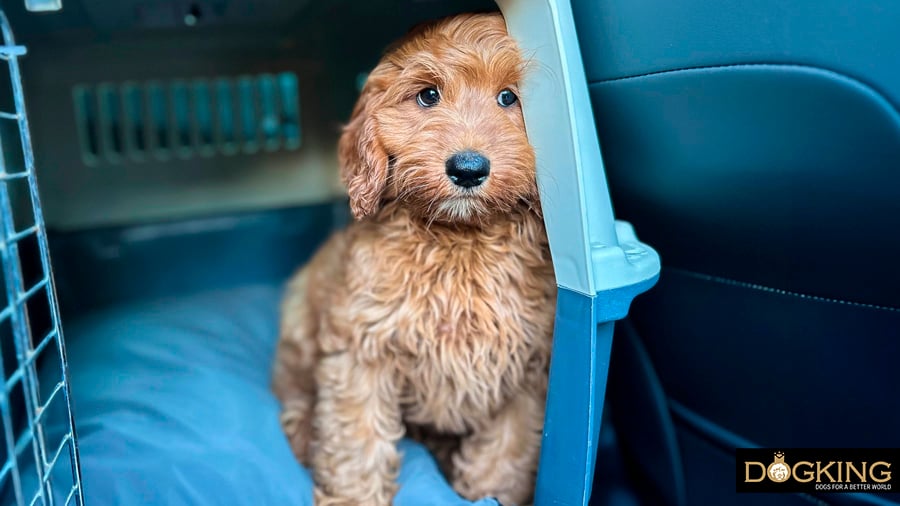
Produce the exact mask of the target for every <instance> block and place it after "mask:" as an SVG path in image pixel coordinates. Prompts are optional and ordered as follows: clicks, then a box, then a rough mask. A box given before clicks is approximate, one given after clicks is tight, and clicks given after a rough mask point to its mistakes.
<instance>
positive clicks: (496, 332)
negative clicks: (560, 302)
mask: <svg viewBox="0 0 900 506" xmlns="http://www.w3.org/2000/svg"><path fill="white" fill-rule="evenodd" d="M524 67H525V62H524V61H523V58H522V56H521V54H520V52H519V49H518V48H517V46H516V43H515V42H514V40H513V39H512V38H511V37H509V35H508V34H507V32H506V26H505V24H504V21H503V18H502V17H501V16H500V15H499V14H468V15H459V16H454V17H451V18H447V19H444V20H441V21H438V22H436V23H433V24H429V25H426V26H422V27H419V28H417V29H415V30H414V31H412V32H411V33H410V34H409V35H408V36H407V37H406V38H404V39H403V40H401V41H400V42H399V43H398V44H397V45H396V46H394V48H393V49H391V50H389V51H388V52H387V53H386V55H385V56H384V57H383V58H382V60H381V61H380V63H379V64H378V65H377V67H376V68H375V69H374V70H373V71H372V73H371V74H370V75H369V77H368V80H367V81H366V83H365V86H364V88H363V90H362V94H361V96H360V98H359V101H358V102H357V104H356V106H355V108H354V110H353V113H352V117H351V119H350V121H349V124H348V125H347V126H346V127H345V129H344V131H343V135H342V137H341V139H340V141H339V146H338V149H339V162H340V169H341V175H342V179H343V181H344V183H345V184H346V186H347V189H348V193H349V197H350V206H351V209H352V212H353V214H354V216H355V218H356V220H355V221H354V223H353V224H351V225H350V226H349V227H348V228H347V229H346V230H344V231H342V232H341V233H338V234H337V235H335V236H333V237H332V238H330V239H329V240H328V241H327V242H326V244H325V245H324V246H323V247H322V248H321V249H320V250H319V251H318V252H317V253H316V255H315V256H314V257H313V259H312V260H311V261H310V262H309V263H308V264H307V265H306V266H305V267H303V268H302V269H301V270H300V271H299V272H298V273H297V274H296V275H295V277H294V278H293V279H292V280H291V282H290V283H289V288H288V290H287V294H286V297H285V300H284V303H283V308H282V310H283V318H282V323H281V337H280V340H279V345H278V350H277V358H276V364H275V368H274V380H273V388H274V391H275V393H276V395H277V396H278V398H279V399H280V400H281V402H282V406H283V412H282V415H281V423H282V426H283V428H284V431H285V433H286V435H287V437H288V439H289V440H290V444H291V446H292V448H293V450H294V452H295V454H296V456H297V458H298V459H299V460H300V461H301V462H302V463H304V464H306V465H308V466H310V467H311V468H312V470H313V476H314V480H315V482H316V502H317V504H318V505H319V506H327V505H347V506H350V505H352V506H359V505H373V506H381V505H388V504H390V503H391V500H392V497H393V496H394V493H395V492H396V490H397V485H396V483H395V478H396V476H397V472H398V466H399V462H400V456H399V455H398V453H397V449H396V446H395V443H396V442H397V441H398V439H400V438H401V437H403V436H404V435H412V436H414V437H417V438H418V439H420V440H421V441H423V442H424V443H425V444H426V445H427V446H429V447H430V448H431V449H432V450H433V452H434V453H435V455H436V456H437V458H438V460H439V463H440V464H441V465H442V467H443V469H444V470H445V472H446V473H447V474H448V478H449V479H450V480H451V481H452V484H453V486H454V488H455V489H456V490H457V491H458V492H459V493H460V494H461V495H463V496H464V497H467V498H469V499H478V498H481V497H486V496H489V497H496V498H497V499H499V500H500V501H501V502H502V503H503V504H505V505H515V504H523V503H525V502H526V501H529V500H530V498H531V497H532V492H533V487H534V476H535V472H536V468H537V462H538V454H539V448H540V442H541V431H542V426H543V417H544V402H545V395H546V390H547V374H548V363H549V357H550V347H551V339H552V329H553V318H554V313H555V303H556V299H555V296H556V295H555V294H556V285H555V279H554V275H553V268H552V265H551V261H550V251H549V248H548V245H547V238H546V233H545V230H544V224H543V220H542V218H541V214H540V205H539V201H538V190H537V185H536V182H535V157H534V152H533V149H532V147H531V146H530V145H529V143H528V139H527V137H526V133H525V124H524V120H523V118H522V110H521V108H520V104H519V100H518V83H519V82H520V80H521V79H522V75H523V71H524Z"/></svg>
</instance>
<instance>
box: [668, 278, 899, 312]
mask: <svg viewBox="0 0 900 506" xmlns="http://www.w3.org/2000/svg"><path fill="white" fill-rule="evenodd" d="M666 270H667V271H674V272H677V273H679V274H684V275H685V276H689V277H692V278H696V279H701V280H703V281H711V282H714V283H719V284H722V285H728V286H735V287H738V288H747V289H750V290H758V291H761V292H766V293H774V294H777V295H787V296H791V297H798V298H800V299H804V300H811V301H815V302H827V303H830V304H841V305H844V306H851V307H861V308H867V309H879V310H882V311H890V312H893V313H900V308H897V307H892V306H882V305H879V304H869V303H865V302H855V301H852V300H843V299H833V298H830V297H821V296H819V295H810V294H808V293H800V292H792V291H790V290H782V289H781V288H773V287H771V286H765V285H760V284H757V283H749V282H746V281H738V280H735V279H730V278H723V277H721V276H713V275H711V274H703V273H700V272H694V271H690V270H686V269H680V268H676V267H666Z"/></svg>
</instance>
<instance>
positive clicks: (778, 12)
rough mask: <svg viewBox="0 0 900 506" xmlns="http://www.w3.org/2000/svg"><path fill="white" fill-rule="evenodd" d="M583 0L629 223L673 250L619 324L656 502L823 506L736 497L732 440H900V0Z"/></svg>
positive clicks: (626, 386)
mask: <svg viewBox="0 0 900 506" xmlns="http://www.w3.org/2000/svg"><path fill="white" fill-rule="evenodd" d="M573 7H574V11H575V17H576V23H577V26H578V31H579V39H580V43H581V49H582V53H583V55H584V60H585V66H586V71H587V76H588V79H589V81H590V88H591V96H592V101H593V108H594V114H595V117H596V122H597V128H598V131H599V136H600V142H601V146H602V149H603V154H604V161H605V163H606V170H607V175H608V178H609V181H610V188H611V191H612V197H613V202H614V204H615V206H616V213H617V217H619V218H621V219H625V220H628V221H630V222H632V223H633V224H634V226H635V228H636V230H637V231H638V233H639V234H640V236H641V238H642V240H644V241H646V242H647V243H648V244H650V245H652V246H653V247H654V248H656V249H657V250H658V251H659V253H660V255H661V256H662V260H663V272H662V276H661V278H660V282H659V284H658V286H657V287H656V288H655V289H654V290H652V291H651V292H650V293H648V294H645V295H643V296H641V297H639V298H638V300H637V301H636V302H635V304H634V306H633V308H632V312H631V317H630V321H629V322H628V323H626V324H622V325H619V328H618V333H617V336H616V343H615V351H614V355H613V360H612V372H611V378H610V384H609V388H610V392H609V393H610V397H611V398H610V409H611V410H612V414H613V418H614V420H615V422H616V427H617V430H618V432H619V434H620V436H621V437H622V444H623V447H624V448H625V451H626V455H627V458H628V459H629V460H630V461H631V462H632V463H633V464H634V466H635V469H636V470H637V471H636V473H637V476H638V477H639V479H641V480H642V483H644V484H647V483H649V484H651V485H652V487H649V488H650V489H652V492H651V495H653V496H654V497H653V499H650V501H652V503H653V504H660V503H664V504H679V505H683V504H687V505H699V506H706V505H742V504H765V505H781V504H784V505H789V504H790V505H793V504H809V500H808V498H803V497H800V496H794V495H777V496H771V495H763V496H760V495H744V494H741V495H739V494H736V493H735V491H734V486H735V483H734V480H735V474H734V467H735V462H734V457H733V449H734V448H735V447H744V446H762V447H785V448H791V447H900V430H898V427H900V402H898V401H897V399H896V397H895V396H894V394H893V392H894V388H895V385H898V384H900V369H898V367H897V365H898V362H900V113H898V110H900V35H898V29H900V3H898V2H894V1H889V0H842V1H838V0H803V1H791V2H783V1H781V0H756V1H754V2H721V1H719V0H685V1H679V2H671V1H666V0H575V1H574V2H573ZM644 488H647V487H644ZM818 498H819V499H821V500H823V501H824V504H848V505H850V504H874V503H879V502H878V501H880V499H877V498H873V497H872V496H861V495H840V496H839V495H822V496H820V497H818ZM885 500H886V499H885ZM873 501H874V502H873Z"/></svg>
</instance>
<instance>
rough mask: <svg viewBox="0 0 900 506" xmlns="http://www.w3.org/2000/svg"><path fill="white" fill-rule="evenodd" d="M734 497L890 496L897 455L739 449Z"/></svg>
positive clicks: (883, 451)
mask: <svg viewBox="0 0 900 506" xmlns="http://www.w3.org/2000/svg"><path fill="white" fill-rule="evenodd" d="M735 457H736V464H737V465H736V477H735V478H736V488H737V491H738V492H786V493H794V492H806V493H821V492H868V493H873V494H890V493H896V492H900V490H897V489H895V488H894V486H893V485H894V483H893V474H894V469H895V467H896V465H897V463H898V462H900V449H896V448H893V449H891V448H873V449H847V448H834V449H825V448H802V449H790V450H775V449H756V448H753V449H750V448H738V449H737V450H735Z"/></svg>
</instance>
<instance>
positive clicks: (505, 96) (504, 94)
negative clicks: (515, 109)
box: [497, 90, 519, 107]
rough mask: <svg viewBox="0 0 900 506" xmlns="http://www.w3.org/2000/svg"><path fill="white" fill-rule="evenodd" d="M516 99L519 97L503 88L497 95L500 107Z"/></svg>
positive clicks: (510, 103)
mask: <svg viewBox="0 0 900 506" xmlns="http://www.w3.org/2000/svg"><path fill="white" fill-rule="evenodd" d="M518 100H519V97H517V96H516V94H515V93H513V92H512V91H511V90H503V91H501V92H500V94H499V95H497V103H498V104H500V107H509V106H511V105H513V104H515V103H516V102H518Z"/></svg>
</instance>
